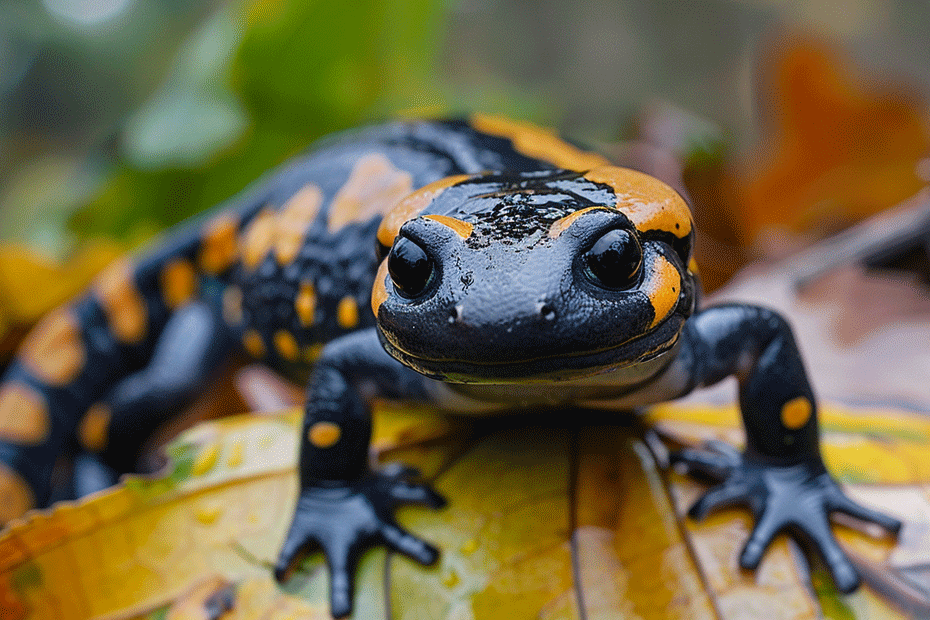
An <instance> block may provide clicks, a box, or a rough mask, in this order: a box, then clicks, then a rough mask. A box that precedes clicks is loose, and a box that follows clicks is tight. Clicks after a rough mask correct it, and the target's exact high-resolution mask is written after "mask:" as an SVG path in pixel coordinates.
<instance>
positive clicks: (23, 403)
mask: <svg viewBox="0 0 930 620" xmlns="http://www.w3.org/2000/svg"><path fill="white" fill-rule="evenodd" d="M50 429H51V421H50V420H49V417H48V403H47V402H46V401H45V397H44V396H43V395H42V394H41V393H40V392H37V391H36V390H35V389H33V388H32V387H30V386H28V385H26V384H25V383H20V382H18V381H12V382H10V383H5V384H4V385H3V387H2V388H0V439H5V440H7V441H9V442H10V443H15V444H19V445H23V446H35V445H38V444H40V443H42V442H43V441H45V440H46V439H47V438H48V432H49V430H50Z"/></svg>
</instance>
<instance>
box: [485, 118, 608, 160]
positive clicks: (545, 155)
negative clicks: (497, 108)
mask: <svg viewBox="0 0 930 620" xmlns="http://www.w3.org/2000/svg"><path fill="white" fill-rule="evenodd" d="M471 126H472V127H474V128H475V129H477V130H478V131H480V132H482V133H486V134H490V135H492V136H500V137H501V138H507V139H508V140H510V141H511V143H513V148H514V150H516V151H518V152H520V153H522V154H523V155H526V156H527V157H533V158H536V159H541V160H543V161H548V162H550V163H552V164H554V165H556V166H558V167H559V168H565V169H566V170H590V169H591V168H597V167H599V166H606V165H609V164H610V162H609V161H608V160H607V158H605V157H604V156H602V155H598V154H597V153H591V152H588V151H584V150H582V149H579V148H578V147H577V146H572V145H571V144H569V143H567V142H565V141H564V140H562V139H561V138H559V136H558V135H557V134H556V132H555V131H554V130H552V129H548V128H544V127H540V126H538V125H534V124H532V123H527V122H520V121H514V120H511V119H508V118H504V117H503V116H491V115H485V114H476V115H475V116H473V117H472V119H471Z"/></svg>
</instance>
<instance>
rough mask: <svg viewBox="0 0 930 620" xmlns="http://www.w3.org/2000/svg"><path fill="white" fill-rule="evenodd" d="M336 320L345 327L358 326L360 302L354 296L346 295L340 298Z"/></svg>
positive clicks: (340, 325)
mask: <svg viewBox="0 0 930 620" xmlns="http://www.w3.org/2000/svg"><path fill="white" fill-rule="evenodd" d="M336 322H337V323H339V327H341V328H343V329H353V328H355V327H358V304H357V303H356V302H355V298H354V297H350V296H348V295H346V296H345V297H343V298H342V299H340V300H339V306H337V307H336Z"/></svg>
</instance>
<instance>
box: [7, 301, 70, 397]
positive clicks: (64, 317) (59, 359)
mask: <svg viewBox="0 0 930 620" xmlns="http://www.w3.org/2000/svg"><path fill="white" fill-rule="evenodd" d="M20 359H21V361H22V363H23V366H25V367H26V370H28V371H29V372H30V373H32V374H33V375H35V377H36V378H37V379H39V380H40V381H42V382H44V383H47V384H48V385H50V386H53V387H59V386H62V385H65V384H68V383H70V382H71V381H72V380H74V378H75V377H77V375H78V373H79V372H80V371H81V369H82V368H83V367H84V359H85V352H84V343H83V342H82V341H81V329H80V326H79V325H78V320H77V317H76V316H74V314H73V313H72V312H71V311H69V310H67V309H64V308H60V309H58V310H55V311H54V312H52V313H51V314H49V315H48V316H46V317H45V318H44V319H42V321H41V322H39V324H38V325H37V326H36V327H35V329H33V330H32V331H31V332H30V333H29V335H28V336H27V337H26V341H25V342H24V343H23V348H22V351H21V353H20Z"/></svg>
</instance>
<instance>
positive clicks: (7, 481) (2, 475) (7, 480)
mask: <svg viewBox="0 0 930 620" xmlns="http://www.w3.org/2000/svg"><path fill="white" fill-rule="evenodd" d="M33 507H35V497H34V496H33V494H32V489H30V488H29V485H28V484H27V483H26V481H25V480H23V479H22V478H21V477H20V476H19V475H18V474H16V473H14V472H13V471H12V470H11V469H9V468H8V467H7V466H6V465H4V464H3V463H0V524H3V523H9V522H10V521H12V520H13V519H16V518H17V517H21V516H22V515H23V514H24V513H25V512H26V511H27V510H29V509H31V508H33Z"/></svg>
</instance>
